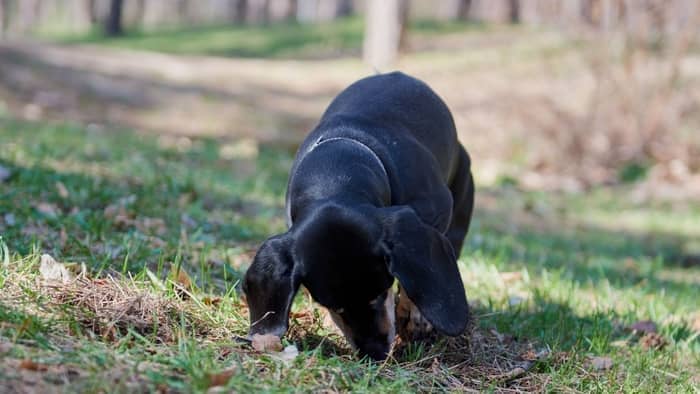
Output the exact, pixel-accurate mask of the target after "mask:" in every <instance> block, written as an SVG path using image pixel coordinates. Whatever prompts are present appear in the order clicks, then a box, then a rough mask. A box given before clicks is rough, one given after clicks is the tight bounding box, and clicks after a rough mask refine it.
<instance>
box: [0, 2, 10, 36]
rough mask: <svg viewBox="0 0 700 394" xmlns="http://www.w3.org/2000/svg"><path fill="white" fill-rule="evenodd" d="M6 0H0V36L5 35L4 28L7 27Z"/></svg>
mask: <svg viewBox="0 0 700 394" xmlns="http://www.w3.org/2000/svg"><path fill="white" fill-rule="evenodd" d="M7 8H8V7H7V0H0V38H3V37H5V29H7V13H8V12H9V10H8V9H7Z"/></svg>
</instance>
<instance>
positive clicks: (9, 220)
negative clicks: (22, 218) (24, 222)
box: [3, 213, 17, 227]
mask: <svg viewBox="0 0 700 394" xmlns="http://www.w3.org/2000/svg"><path fill="white" fill-rule="evenodd" d="M3 219H4V220H5V224H6V225H8V226H10V227H12V226H14V225H15V224H17V220H16V219H15V215H14V214H13V213H6V214H5V216H4V218H3Z"/></svg>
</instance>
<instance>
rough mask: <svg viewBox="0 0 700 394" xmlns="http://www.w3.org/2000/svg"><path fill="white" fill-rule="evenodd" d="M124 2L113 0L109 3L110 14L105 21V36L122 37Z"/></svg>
mask: <svg viewBox="0 0 700 394" xmlns="http://www.w3.org/2000/svg"><path fill="white" fill-rule="evenodd" d="M123 5H124V1H123V0H111V1H110V3H109V13H108V14H107V19H105V29H104V30H105V35H107V36H108V37H114V36H119V35H121V34H122V33H123V32H124V31H123V30H122V6H123Z"/></svg>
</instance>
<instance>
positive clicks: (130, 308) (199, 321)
mask: <svg viewBox="0 0 700 394" xmlns="http://www.w3.org/2000/svg"><path fill="white" fill-rule="evenodd" d="M34 276H35V277H34V279H33V280H28V277H27V272H17V273H15V274H14V275H8V281H7V282H6V285H5V288H4V289H3V295H2V296H1V297H0V302H2V303H3V304H5V305H12V306H15V307H18V306H19V307H22V308H23V309H25V310H26V311H29V312H30V313H32V314H35V315H42V316H44V317H47V318H48V317H51V318H53V319H56V321H62V322H67V323H68V324H63V325H60V326H59V327H61V328H60V330H59V331H55V332H54V334H53V335H56V339H58V338H60V337H62V336H64V335H68V336H67V337H65V338H74V339H70V341H72V342H75V341H78V337H81V336H84V335H87V336H88V337H90V338H93V339H96V340H99V341H101V342H105V343H121V342H123V341H124V340H125V338H131V339H130V340H132V341H133V340H134V335H135V334H136V337H138V336H141V337H144V338H147V339H148V340H149V341H151V342H152V343H153V344H154V348H156V349H157V348H158V346H167V345H169V344H175V343H177V342H178V341H181V340H183V339H184V338H187V337H195V338H197V340H198V341H208V342H210V343H216V342H217V341H218V342H220V341H225V342H226V341H230V340H231V339H235V338H239V335H241V331H240V329H241V323H242V322H241V321H234V320H233V319H231V320H228V321H227V320H226V319H225V317H224V318H223V319H222V316H221V313H220V311H217V309H218V308H217V307H216V306H214V305H211V304H212V303H211V300H210V298H208V297H202V296H201V295H195V294H192V293H191V292H189V291H186V290H185V289H184V288H182V287H180V289H179V290H180V292H177V291H175V292H167V291H166V292H164V291H162V290H158V289H157V288H156V287H154V286H153V283H149V282H148V281H142V280H136V279H134V278H131V277H125V276H120V275H117V274H114V275H109V276H106V277H104V278H90V277H88V276H87V275H85V274H84V273H81V274H79V275H77V276H76V277H75V278H72V279H69V280H66V281H58V280H51V279H47V278H39V277H38V276H36V275H34ZM172 284H173V285H175V286H178V285H177V284H176V283H172ZM28 287H32V288H33V291H37V293H36V294H35V296H36V297H38V298H39V299H41V300H43V301H41V302H40V303H38V304H33V303H26V297H27V288H28ZM176 290H177V289H176ZM183 292H184V293H183ZM177 294H181V295H182V294H184V295H185V296H184V297H181V296H178V295H177ZM202 300H204V302H203V301H202ZM205 302H206V304H205ZM219 302H226V301H225V300H224V301H221V300H219V301H217V303H219ZM207 304H208V305H207ZM37 305H41V306H40V307H39V309H36V306H37ZM232 306H233V308H234V309H236V310H237V312H238V313H237V314H239V315H246V314H247V309H246V306H245V305H244V304H242V303H235V304H233V305H232ZM324 316H325V313H324V312H323V311H321V310H319V309H316V308H313V307H311V306H310V305H307V306H305V307H304V308H303V309H301V310H299V311H296V312H293V313H292V315H291V318H290V321H291V325H290V331H289V333H288V336H287V337H288V339H289V340H290V341H292V342H296V343H305V344H306V346H309V347H310V350H319V351H321V353H322V354H324V355H326V356H335V357H340V358H343V359H347V360H352V359H353V358H354V357H355V355H354V353H353V352H352V351H351V350H350V349H349V347H348V346H347V344H345V341H344V340H343V339H342V337H341V336H340V335H339V334H338V333H337V331H334V330H332V329H331V330H329V327H328V325H327V321H324ZM76 336H77V337H76ZM8 348H9V347H8ZM418 349H422V350H420V351H418ZM226 352H227V353H228V354H230V352H236V353H238V354H240V355H242V356H245V357H251V358H252V359H255V358H258V357H260V353H259V352H256V351H254V350H252V349H251V348H250V346H248V345H247V344H246V342H245V341H239V344H238V345H235V346H233V347H227V350H226ZM416 356H419V357H418V358H416ZM548 356H549V352H548V351H541V350H540V351H537V348H536V345H535V344H534V343H532V342H530V341H528V340H527V339H524V338H513V337H511V336H508V335H504V334H501V333H499V332H497V331H496V330H495V329H490V330H486V329H483V328H479V327H478V325H477V324H475V322H472V324H470V326H469V328H468V330H467V332H466V333H465V334H463V335H462V336H460V337H457V338H437V337H433V338H431V339H430V340H428V341H427V342H425V343H411V344H406V343H401V341H400V339H397V342H396V343H395V346H394V348H393V350H392V353H391V355H390V356H389V358H388V359H387V360H385V361H384V362H383V363H381V365H379V368H378V372H377V375H378V376H381V377H384V378H388V379H393V378H394V377H395V376H396V375H397V374H406V373H410V374H414V375H415V376H416V377H419V379H416V381H418V382H423V383H421V384H419V385H418V386H416V387H415V389H416V390H418V391H432V390H435V389H439V390H459V391H478V390H483V389H487V388H489V387H490V388H496V391H499V392H501V391H502V392H532V391H540V390H541V389H543V387H544V386H543V385H544V384H545V383H546V375H545V374H542V373H539V372H535V370H536V368H535V367H536V366H537V365H538V363H540V362H547V359H548ZM6 361H7V362H6V363H4V367H3V368H2V369H3V370H4V371H6V372H7V371H12V372H7V373H9V374H10V375H11V376H12V377H13V379H12V385H13V386H11V387H13V390H18V391H23V390H26V389H29V388H30V387H34V388H36V389H37V390H45V389H50V387H51V384H50V383H51V382H52V381H55V382H60V384H69V383H70V382H71V381H73V380H76V379H79V378H80V377H81V376H87V375H89V373H88V372H86V371H83V370H82V369H81V367H80V366H79V365H68V366H64V365H55V364H50V363H49V364H44V363H41V362H38V363H37V362H34V361H30V360H21V359H13V358H9V359H7V360H6ZM306 362H307V363H308V362H313V361H309V360H307V361H306ZM120 371H121V372H120ZM110 373H111V374H112V375H114V376H112V379H117V380H118V379H120V378H123V379H127V377H128V379H127V380H129V379H130V381H131V383H133V385H131V384H129V385H127V386H130V387H131V386H133V387H138V383H139V382H141V381H145V380H147V378H146V377H145V376H142V377H139V376H138V374H137V375H133V371H132V370H131V369H130V368H128V366H125V367H124V368H114V369H112V370H111V371H110ZM39 375H40V376H41V379H37V376H39ZM47 382H48V383H47ZM47 384H48V385H47ZM56 384H59V383H56Z"/></svg>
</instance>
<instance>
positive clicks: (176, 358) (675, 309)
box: [0, 119, 700, 392]
mask: <svg viewBox="0 0 700 394" xmlns="http://www.w3.org/2000/svg"><path fill="white" fill-rule="evenodd" d="M0 146H1V147H2V148H1V149H0V165H2V166H3V167H5V168H7V169H9V170H10V171H11V176H10V178H8V179H6V180H5V181H4V182H3V183H1V184H0V234H1V235H2V240H3V243H5V244H6V245H7V248H8V250H9V252H10V256H9V258H8V260H9V261H8V264H7V265H5V264H2V269H0V285H2V288H3V291H2V294H0V357H3V360H4V361H3V363H0V364H2V365H1V366H0V375H2V377H3V381H7V382H14V383H10V384H18V385H20V386H17V387H22V386H21V384H23V383H22V382H24V380H22V379H27V376H25V375H26V374H25V375H22V370H26V369H27V365H26V364H25V367H24V368H22V367H20V363H21V362H22V360H32V361H33V362H35V363H38V364H40V368H47V370H46V371H44V372H42V373H41V374H38V375H31V373H30V372H31V371H30V372H27V374H29V375H28V376H34V378H35V379H38V381H39V382H40V384H41V386H38V387H42V388H45V387H55V385H57V384H61V385H63V384H68V386H65V387H68V388H69V389H68V390H69V391H99V390H105V389H109V390H110V391H112V390H115V391H123V392H126V391H130V390H132V389H133V388H134V387H140V388H142V389H144V390H147V391H157V390H161V389H164V388H167V389H169V390H175V391H205V390H206V389H207V388H209V387H210V386H211V385H212V381H213V379H215V378H216V376H217V375H218V374H220V373H222V371H229V372H230V371H233V372H231V376H229V378H228V380H227V381H226V382H227V383H226V384H227V386H226V387H228V388H231V389H235V390H237V391H261V390H262V391H267V390H272V391H275V390H280V391H284V390H318V389H323V388H327V389H331V390H340V391H372V392H374V391H383V392H405V391H407V390H408V391H415V390H438V391H442V390H448V389H449V386H446V385H445V384H446V383H445V382H449V381H450V380H449V379H448V378H447V377H449V376H451V377H452V379H458V378H459V377H460V376H462V375H459V373H458V372H457V369H450V368H453V367H454V365H453V366H450V365H449V364H440V363H441V362H444V361H443V360H441V357H442V353H441V351H440V349H441V346H444V344H438V345H437V346H436V347H430V346H427V345H412V347H410V348H408V349H407V350H406V352H405V353H404V354H403V355H402V356H401V357H403V358H401V359H399V360H394V361H390V362H389V363H387V364H373V363H370V362H368V361H366V360H359V359H358V358H357V357H355V356H353V355H352V353H351V352H350V351H349V350H348V349H347V347H346V345H345V343H344V341H343V339H342V338H341V337H340V336H338V335H337V334H335V333H334V331H333V330H332V329H330V328H329V327H327V326H325V325H323V324H321V320H322V319H321V315H320V314H319V312H318V310H316V309H314V308H315V307H314V305H313V303H312V302H311V301H310V300H309V297H308V295H307V294H305V293H304V292H301V293H300V295H299V297H298V299H297V302H296V303H295V306H294V311H295V313H297V315H295V316H297V317H293V319H292V331H293V333H294V337H293V338H290V339H288V341H289V342H288V343H295V344H296V345H297V346H299V348H300V352H301V353H300V356H299V357H298V358H297V359H296V360H295V361H293V362H292V363H291V364H289V365H287V364H285V363H283V362H279V361H276V360H275V359H274V358H271V357H269V356H265V355H259V354H256V353H253V352H251V351H250V349H249V348H247V347H246V344H245V343H242V342H240V341H239V340H237V339H236V337H237V336H243V335H245V332H246V329H247V325H248V322H247V312H246V310H245V308H244V306H243V304H241V300H240V298H239V295H238V290H237V286H238V285H239V281H240V278H241V275H242V273H243V272H244V270H245V268H246V266H247V264H248V263H249V262H250V258H251V256H252V253H253V252H254V250H255V246H256V245H257V244H258V243H259V242H261V241H262V240H263V239H264V238H265V237H266V236H269V235H271V234H273V233H276V232H279V231H282V230H283V229H284V213H283V212H284V210H283V195H284V191H285V183H286V176H287V171H288V168H289V166H290V165H291V156H292V152H290V151H289V150H285V149H277V148H274V147H265V146H261V147H259V150H258V154H257V156H256V155H253V156H250V157H230V156H227V155H223V154H222V152H221V151H220V146H219V144H218V141H216V140H210V139H180V140H177V139H175V140H171V139H168V138H160V139H158V138H156V137H153V136H149V135H140V134H134V133H132V132H130V131H128V130H102V129H96V128H91V129H90V130H86V129H84V128H82V127H79V126H72V125H52V124H46V123H28V122H21V121H15V120H9V119H2V120H0ZM475 165H478V163H475ZM59 185H60V186H59ZM479 189H480V190H479V194H478V196H477V211H476V214H475V219H474V223H473V226H472V229H471V231H470V234H469V237H468V239H467V242H466V244H465V248H464V250H463V251H462V254H461V258H460V269H461V272H462V275H463V278H464V280H465V285H466V289H467V294H468V297H469V300H470V302H471V303H472V305H473V314H474V316H475V317H476V318H477V322H478V327H479V330H482V331H479V332H483V333H491V332H495V333H497V334H498V335H505V336H507V337H508V338H510V337H514V338H516V339H515V340H516V341H519V342H518V343H522V344H524V345H525V344H527V343H532V344H533V347H534V348H549V349H550V350H551V352H552V353H551V354H552V356H551V358H549V359H548V360H545V361H543V362H541V363H539V364H538V365H537V366H536V367H535V368H534V369H533V370H532V371H530V372H529V374H530V375H529V377H530V378H532V379H535V378H536V379H535V380H534V381H536V382H538V384H545V385H546V387H547V388H548V390H551V391H567V390H569V391H571V390H576V391H584V392H587V391H602V392H617V391H627V392H639V391H642V392H662V391H668V390H675V391H678V392H689V391H692V390H693V387H694V386H697V384H698V382H697V375H698V373H699V371H700V339H698V331H697V327H696V328H693V324H694V322H695V321H696V320H694V319H697V318H698V316H700V310H698V303H697V295H698V292H699V290H700V268H698V267H682V266H681V265H679V263H678V258H679V257H680V255H681V254H682V253H683V250H682V247H683V245H685V244H686V243H688V242H692V238H693V237H694V236H695V233H694V232H693V231H694V228H693V227H692V226H690V225H689V224H688V223H691V222H692V221H700V211H699V210H698V208H699V207H698V205H697V203H693V202H690V203H684V204H682V205H681V206H679V207H675V206H674V207H669V206H667V205H664V204H657V203H647V204H641V203H633V202H631V201H630V200H629V199H628V198H626V196H627V194H626V191H625V189H602V190H598V191H595V192H593V193H590V194H584V195H558V194H545V193H526V192H522V191H519V190H517V189H515V188H514V187H513V186H503V187H500V188H496V189H484V188H481V187H480V188H479ZM110 207H116V208H113V209H117V212H118V214H117V215H114V214H111V213H110V209H109V208H110ZM119 207H123V212H120V211H119V210H118V208H119ZM667 211H669V212H674V213H672V214H670V215H668V216H665V217H664V216H663V213H664V212H667ZM620 212H622V213H623V214H621V215H620V214H619V213H620ZM625 212H627V213H625ZM8 215H10V216H8ZM119 215H124V217H120V216H119ZM626 216H630V217H634V220H632V219H630V220H618V219H620V218H624V217H626ZM42 253H49V254H51V255H52V256H54V257H55V258H56V259H57V260H59V261H62V262H78V263H80V262H84V263H85V264H86V267H87V270H88V276H89V277H91V278H109V277H110V276H111V277H114V278H115V280H117V281H118V282H119V283H123V284H124V285H127V284H128V285H129V286H135V288H137V289H140V290H141V291H144V292H148V293H149V294H153V295H154V296H157V297H162V298H164V299H171V300H173V301H174V302H177V303H182V305H184V306H183V308H186V311H187V313H183V314H182V315H181V316H179V317H178V318H177V319H175V321H176V323H175V324H174V330H175V331H176V332H179V334H178V337H177V338H176V340H174V341H170V342H167V343H163V342H162V341H161V340H160V339H159V338H158V337H157V336H149V335H146V334H143V333H139V332H137V331H135V330H127V332H125V333H122V334H120V335H117V336H116V337H114V338H106V337H103V336H100V335H95V334H94V333H91V332H90V331H89V330H87V329H86V328H85V327H86V326H85V324H84V322H82V321H81V319H80V318H79V317H80V316H81V313H84V312H81V310H80V309H79V308H78V309H74V308H75V307H74V306H69V305H64V306H57V305H56V303H52V302H50V298H48V297H49V295H50V294H51V293H50V292H48V293H47V290H46V289H42V288H39V287H37V284H38V283H40V280H39V272H38V263H39V256H40V255H41V254H42ZM2 260H3V258H2V256H0V261H2ZM173 267H182V269H184V270H186V272H188V273H189V274H190V276H191V277H192V279H193V281H194V284H193V286H192V288H191V289H190V290H189V292H190V293H191V295H192V296H194V297H195V298H194V299H189V300H188V299H185V300H181V299H180V293H179V292H178V290H177V286H174V285H173V284H172V283H171V282H168V278H169V277H170V276H169V275H170V274H171V272H172V270H173ZM149 272H150V273H152V275H151V274H149ZM153 277H155V278H157V280H155V281H154V279H153ZM159 283H160V284H159ZM358 285H360V284H358ZM47 294H48V295H47ZM212 298H216V299H219V301H218V303H217V304H216V305H213V304H211V302H210V301H209V302H205V301H204V300H205V299H209V300H211V299H212ZM178 305H180V304H178ZM200 319H201V321H204V322H206V324H205V325H206V327H208V328H209V329H210V331H209V333H203V332H201V331H196V330H194V329H192V327H193V324H195V323H196V322H199V321H200ZM646 319H650V320H653V321H654V322H655V323H656V324H658V326H659V332H660V334H661V335H662V336H663V338H665V340H666V341H667V342H668V344H667V345H666V347H664V348H663V349H661V350H645V349H643V348H642V347H641V346H640V345H639V343H638V342H637V341H638V339H637V337H636V336H635V335H634V334H632V333H631V332H629V331H627V330H626V329H625V327H628V326H630V325H631V324H633V323H635V322H637V321H640V320H646ZM222 333H223V334H222ZM494 335H495V334H494ZM319 343H322V345H321V346H319ZM336 345H338V346H336ZM593 356H598V357H609V358H610V359H611V360H612V363H613V364H612V367H611V368H610V369H609V370H604V371H596V370H594V369H592V368H591V367H590V362H589V360H590V357H593ZM426 358H427V361H425V360H424V359H426ZM434 359H437V360H438V361H437V362H438V364H439V366H438V367H436V368H437V369H431V368H433V367H431V365H432V363H434V361H433V360H434ZM424 364H425V366H423V365H424ZM441 368H442V369H441ZM455 368H456V367H455ZM17 371H20V372H17ZM25 372H26V371H25ZM431 374H433V375H431ZM19 375H22V376H19ZM37 376H38V377H37ZM42 376H43V377H42ZM56 376H59V378H56ZM429 376H433V378H432V380H430V378H429ZM64 378H65V379H64ZM52 379H53V380H52ZM62 379H63V380H62ZM483 379H486V380H488V377H486V376H484V377H483ZM694 379H695V380H694ZM56 382H60V383H56ZM453 383H454V382H453ZM462 383H464V384H468V387H475V386H474V385H475V384H476V383H474V382H471V381H470V382H462ZM490 384H491V385H493V386H486V387H480V388H481V389H488V387H509V386H508V384H503V383H490ZM510 384H515V383H510ZM477 386H478V385H477ZM10 387H15V386H10ZM453 387H455V386H453ZM515 387H521V386H515Z"/></svg>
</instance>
